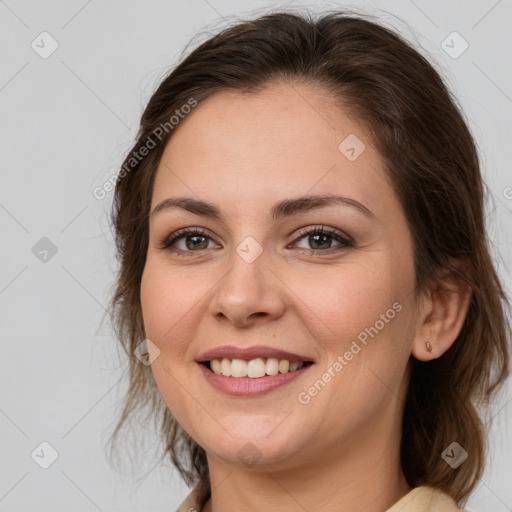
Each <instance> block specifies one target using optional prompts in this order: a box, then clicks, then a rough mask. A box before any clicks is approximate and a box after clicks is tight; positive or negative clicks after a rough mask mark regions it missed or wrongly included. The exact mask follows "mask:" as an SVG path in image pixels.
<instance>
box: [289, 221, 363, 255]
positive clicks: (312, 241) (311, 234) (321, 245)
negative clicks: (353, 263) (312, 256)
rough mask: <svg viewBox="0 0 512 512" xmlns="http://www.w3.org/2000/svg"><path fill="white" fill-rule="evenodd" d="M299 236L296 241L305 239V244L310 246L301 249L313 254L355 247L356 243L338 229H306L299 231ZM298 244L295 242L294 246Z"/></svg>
mask: <svg viewBox="0 0 512 512" xmlns="http://www.w3.org/2000/svg"><path fill="white" fill-rule="evenodd" d="M299 235H300V236H299V238H297V239H296V240H301V239H305V244H307V245H308V247H299V248H301V249H305V250H309V251H313V252H335V251H339V250H343V249H346V248H347V247H353V246H354V242H353V240H352V239H351V238H350V237H349V236H347V235H345V234H344V233H342V232H341V231H338V230H337V229H334V228H329V227H325V226H316V227H314V228H304V229H302V230H300V231H299ZM306 237H307V238H306ZM333 240H334V241H336V242H338V244H337V245H334V246H333V245H332V244H333ZM296 243H297V242H294V245H296Z"/></svg>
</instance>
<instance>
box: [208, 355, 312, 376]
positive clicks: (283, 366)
mask: <svg viewBox="0 0 512 512" xmlns="http://www.w3.org/2000/svg"><path fill="white" fill-rule="evenodd" d="M200 364H202V365H203V366H205V367H206V368H207V369H208V370H209V371H210V372H212V373H215V374H216V375H222V376H224V377H232V378H235V379H236V378H244V377H245V378H247V377H248V378H250V379H261V378H263V377H267V376H268V377H270V376H274V375H279V374H288V373H293V372H297V371H299V370H301V369H302V368H305V367H308V366H310V365H312V364H314V363H313V361H297V360H289V359H278V358H276V357H268V358H263V357H258V358H255V359H250V360H244V359H228V358H225V357H224V358H222V359H212V360H209V361H203V362H201V363H200Z"/></svg>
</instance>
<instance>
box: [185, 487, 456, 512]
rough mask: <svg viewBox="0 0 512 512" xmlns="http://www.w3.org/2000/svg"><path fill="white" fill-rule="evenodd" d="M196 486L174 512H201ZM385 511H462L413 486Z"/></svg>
mask: <svg viewBox="0 0 512 512" xmlns="http://www.w3.org/2000/svg"><path fill="white" fill-rule="evenodd" d="M196 496H197V494H196V488H194V489H192V491H191V493H190V494H189V495H188V496H187V497H186V498H185V501H183V503H182V504H181V505H180V506H179V507H178V509H177V510H176V512H201V511H200V510H199V507H198V504H197V499H196ZM385 512H464V510H463V509H459V508H458V507H457V504H456V503H455V501H453V499H452V498H451V497H450V496H448V494H445V493H444V492H442V491H440V490H439V489H434V488H432V487H427V486H420V487H415V488H414V489H412V490H411V491H410V492H408V493H407V494H406V495H405V496H403V497H402V498H401V499H399V500H398V501H397V502H396V503H395V504H394V505H393V506H392V507H391V508H388V509H387V510H386V511H385Z"/></svg>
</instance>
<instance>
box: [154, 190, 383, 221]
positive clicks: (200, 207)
mask: <svg viewBox="0 0 512 512" xmlns="http://www.w3.org/2000/svg"><path fill="white" fill-rule="evenodd" d="M335 204H343V205H345V206H351V207H353V208H355V209H357V210H359V211H360V212H362V213H364V214H365V215H366V216H368V217H371V218H375V215H374V214H373V213H372V211H371V210H369V209H368V208H367V207H366V206H364V205H363V204H361V203H360V202H359V201H356V200H355V199H351V198H349V197H343V196H337V195H332V194H327V195H318V196H300V197H295V198H292V199H284V200H282V201H279V202H277V203H275V204H274V205H273V206H272V208H271V209H270V215H271V217H272V218H273V219H274V220H279V219H280V218H282V217H286V216H290V215H296V214H299V213H305V212H308V211H310V210H316V209H318V208H323V207H326V206H331V205H335ZM168 208H182V209H184V210H188V211H189V212H192V213H195V214H196V215H201V216H209V217H213V218H215V219H219V220H222V214H221V213H220V209H219V207H218V206H216V205H215V204H213V203H208V202H206V201H202V200H200V199H194V198H192V197H169V198H167V199H164V200H163V201H161V202H160V203H159V204H158V205H157V206H155V208H154V209H153V211H152V212H151V216H152V217H153V216H155V215H156V214H158V213H160V212H161V211H163V210H166V209H168Z"/></svg>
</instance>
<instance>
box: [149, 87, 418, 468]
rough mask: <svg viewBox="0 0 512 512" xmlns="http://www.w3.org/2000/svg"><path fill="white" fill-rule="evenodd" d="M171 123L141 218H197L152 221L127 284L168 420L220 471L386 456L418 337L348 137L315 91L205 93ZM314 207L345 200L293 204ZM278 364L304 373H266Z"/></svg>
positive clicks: (397, 219) (385, 195)
mask: <svg viewBox="0 0 512 512" xmlns="http://www.w3.org/2000/svg"><path fill="white" fill-rule="evenodd" d="M180 123H181V124H180V125H179V126H178V127H175V128H174V130H175V133H173V135H172V138H171V139H170V141H169V143H168V145H167V147H166V149H165V152H164V154H163V157H162V159H161V162H160V165H159V167H158V170H157V174H156V178H155V184H154V191H153V196H152V204H151V211H153V210H154V209H155V207H157V205H159V204H161V203H162V202H163V201H165V200H168V199H177V198H188V199H190V200H191V201H192V200H193V201H195V203H194V204H190V203H189V204H187V205H186V206H187V208H190V209H187V208H184V207H183V206H185V202H182V203H181V206H180V205H179V204H178V205H176V204H175V205H174V206H169V205H168V207H166V208H160V209H159V211H158V212H155V213H153V214H152V215H151V217H150V220H149V226H150V237H149V248H148V252H147V260H146V265H145V269H144V274H143V277H142V283H141V302H142V310H143V318H144V324H145V330H146V336H147V338H149V339H150V340H151V342H152V343H153V344H154V345H156V346H157V347H158V350H159V351H160V353H159V355H158V357H157V358H156V359H155V360H154V362H153V363H152V370H153V373H154V377H155V379H156V382H157V385H158V388H159V390H160V392H161V394H162V396H163V398H164V400H165V402H166V403H167V405H168V407H169V409H170V411H171V412H172V414H173V415H174V417H175V418H176V419H177V420H178V422H179V423H180V424H181V425H182V427H183V428H184V429H185V430H186V431H187V432H188V433H189V435H190V436H191V437H192V438H194V439H195V440H196V441H197V442H198V443H199V444H200V445H201V446H202V447H203V448H204V449H205V450H206V451H207V453H208V455H209V457H212V456H215V457H218V458H220V459H223V460H224V461H227V462H228V463H231V464H235V465H243V464H246V465H252V464H254V463H255V462H257V463H258V464H261V465H266V464H272V468H280V467H282V468H285V467H293V466H294V465H295V466H297V467H298V466H301V465H302V466H303V465H304V464H307V463H308V461H309V462H311V461H314V460H317V461H318V460H324V463H325V459H322V455H326V457H328V456H333V455H334V454H336V453H340V454H341V453H343V454H345V455H346V454H347V453H349V451H350V453H353V454H357V453H358V451H359V452H360V450H361V449H366V450H367V451H368V450H371V449H372V446H375V447H378V446H379V442H380V446H383V445H384V446H385V445H386V443H388V444H389V442H390V441H391V442H394V441H397V442H398V440H399V435H400V432H399V431H400V420H401V412H402V406H403V399H404V398H405V391H406V387H407V372H406V369H407V363H408V360H409V357H410V353H411V347H412V343H413V339H414V336H415V332H416V328H417V323H418V320H417V313H416V303H415V295H414V293H413V290H414V269H413V251H412V241H411V236H410V233H409V230H408V227H407V224H406V219H405V217H404V213H403V211H402V209H401V207H400V205H399V203H398V200H397V198H396V197H395V195H394V192H393V190H392V188H391V187H390V185H389V184H388V183H387V181H386V179H385V171H384V164H383V161H382V159H381V157H380V156H379V154H378V153H377V152H376V150H375V149H374V148H373V147H372V143H371V141H370V140H369V138H368V137H367V136H366V135H365V132H364V131H363V127H362V125H360V124H359V123H358V121H357V120H356V119H355V118H354V117H353V116H351V117H348V116H347V115H346V113H344V112H343V110H341V109H340V108H337V107H335V106H334V103H333V101H332V100H331V99H330V98H329V97H327V96H326V95H325V94H324V93H322V92H321V91H319V90H318V89H314V88H313V87H311V86H306V85H295V84H294V85H293V86H292V85H291V84H285V83H281V84H273V85H271V86H268V87H267V88H266V89H265V90H264V91H261V92H259V93H257V94H252V95H249V94H241V93H238V92H221V93H217V94H215V95H213V96H211V97H210V98H209V99H207V100H206V101H204V102H203V103H201V104H200V105H198V106H197V107H196V108H195V109H193V110H192V111H191V113H190V114H189V115H188V116H187V117H186V118H185V119H183V120H181V122H180ZM363 145H364V146H363ZM327 195H329V196H338V197H341V198H345V199H341V200H333V201H331V202H328V201H325V202H324V204H323V205H322V204H321V203H320V202H315V200H314V199H313V200H310V201H309V202H308V201H301V200H298V199H299V198H301V197H303V196H311V197H313V198H316V197H319V196H327ZM200 202H204V203H208V204H211V205H214V206H215V208H216V211H217V214H218V215H213V214H212V212H211V210H210V209H208V208H206V207H205V206H202V207H201V205H200ZM276 205H280V206H276ZM192 210H194V211H192ZM322 226H323V227H324V231H325V232H324V233H316V234H315V232H314V229H315V228H320V227H322ZM185 229H190V230H192V231H197V230H200V231H201V233H195V234H194V233H192V234H189V235H188V236H187V234H186V233H185V235H183V230H185ZM178 230H181V231H180V232H179V233H178V235H181V236H180V238H177V239H176V240H175V241H174V242H172V243H171V244H170V245H169V246H168V247H167V248H162V247H161V245H162V241H163V240H165V239H170V238H172V237H171V235H173V234H176V232H177V231H178ZM347 241H348V242H347ZM221 347H223V350H224V352H219V354H217V355H216V359H219V360H220V359H222V358H223V356H224V357H225V359H226V361H224V363H221V362H219V363H212V364H213V365H214V367H215V368H216V369H217V371H219V368H220V371H224V373H227V374H228V375H229V373H230V372H235V373H236V374H237V375H242V374H243V373H244V371H248V372H249V375H251V376H246V377H235V376H223V375H217V374H214V373H212V370H211V369H208V367H207V366H206V365H205V364H204V363H202V362H198V361H199V360H201V359H204V358H205V357H202V355H203V354H205V353H206V352H207V351H211V350H214V349H219V348H221ZM226 347H228V348H226ZM230 347H231V348H230ZM233 347H234V348H238V349H246V348H251V347H260V348H256V350H255V351H254V352H251V353H246V354H240V353H235V352H233V350H232V348H233ZM261 347H265V349H262V348H261ZM272 350H280V351H286V352H289V353H291V354H293V355H291V356H288V357H284V356H283V354H278V353H273V352H272ZM156 352H157V351H155V352H154V353H156ZM272 356H273V357H272ZM260 358H261V360H258V361H256V362H251V363H249V364H248V365H247V364H246V363H242V362H241V361H236V362H235V363H234V364H233V365H231V364H230V362H231V359H243V360H244V361H245V359H247V360H255V359H260ZM206 359H208V360H211V357H210V356H208V354H206ZM268 359H270V361H268ZM275 359H277V362H276V361H275ZM283 359H287V360H288V361H289V362H291V363H293V362H294V360H295V361H298V360H303V361H308V362H310V363H312V364H305V365H304V366H303V367H302V369H299V370H297V374H295V375H294V374H293V373H290V372H289V370H288V373H280V371H282V372H285V371H286V366H287V363H286V362H280V361H282V360H283ZM293 366H294V365H292V368H293ZM267 370H268V372H267ZM276 371H277V372H278V373H277V375H275V373H276ZM237 372H240V373H237ZM253 372H254V373H253ZM259 372H260V373H259ZM261 372H267V373H270V374H273V375H266V376H264V377H261ZM290 377H293V378H290ZM368 443H372V444H371V445H369V444H368Z"/></svg>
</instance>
